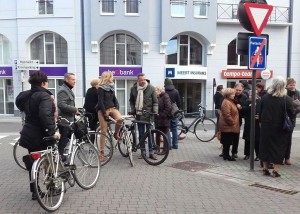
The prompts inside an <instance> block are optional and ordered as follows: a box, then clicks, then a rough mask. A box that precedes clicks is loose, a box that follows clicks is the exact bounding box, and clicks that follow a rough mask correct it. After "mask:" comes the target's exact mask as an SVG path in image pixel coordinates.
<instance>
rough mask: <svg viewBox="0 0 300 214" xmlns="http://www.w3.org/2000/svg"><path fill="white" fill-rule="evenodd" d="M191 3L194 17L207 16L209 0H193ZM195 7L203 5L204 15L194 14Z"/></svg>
mask: <svg viewBox="0 0 300 214" xmlns="http://www.w3.org/2000/svg"><path fill="white" fill-rule="evenodd" d="M193 5H194V17H195V18H208V15H209V14H208V11H209V6H210V2H209V0H193ZM196 7H205V15H199V14H196Z"/></svg>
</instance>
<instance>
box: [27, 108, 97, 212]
mask: <svg viewBox="0 0 300 214" xmlns="http://www.w3.org/2000/svg"><path fill="white" fill-rule="evenodd" d="M62 121H65V122H66V123H67V124H69V127H70V129H71V132H72V134H71V139H70V143H69V145H68V146H67V147H68V148H66V150H65V154H64V155H65V156H66V159H67V161H66V162H62V159H61V157H60V155H59V152H58V146H57V143H58V142H57V141H56V140H54V139H53V137H46V138H44V139H43V141H45V142H49V141H50V142H54V143H52V144H53V145H52V146H49V147H47V150H44V151H37V152H32V153H30V155H31V157H32V159H33V160H34V163H33V166H32V170H31V179H32V180H31V182H32V183H33V184H34V190H35V194H36V196H37V200H38V202H39V204H40V205H41V206H42V208H43V209H45V210H46V211H49V212H53V211H55V210H57V209H58V208H59V207H60V205H61V204H62V202H63V197H64V194H65V192H66V185H65V183H66V182H68V184H69V185H70V187H73V186H74V185H75V182H76V183H77V184H78V186H80V187H81V188H82V189H86V190H87V189H91V188H93V187H94V186H95V185H96V184H97V182H98V179H99V175H100V160H99V153H98V151H97V149H96V148H95V147H94V146H93V145H92V142H91V141H90V139H89V134H88V128H87V127H88V125H87V119H86V118H85V116H84V115H83V113H81V114H80V118H79V119H78V120H76V121H75V122H69V121H68V120H67V119H65V118H61V117H59V119H58V123H61V122H62Z"/></svg>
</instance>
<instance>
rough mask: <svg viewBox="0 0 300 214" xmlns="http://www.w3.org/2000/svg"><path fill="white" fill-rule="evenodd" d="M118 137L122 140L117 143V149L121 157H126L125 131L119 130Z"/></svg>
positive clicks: (123, 129)
mask: <svg viewBox="0 0 300 214" xmlns="http://www.w3.org/2000/svg"><path fill="white" fill-rule="evenodd" d="M119 135H120V137H121V138H122V140H120V141H118V149H119V151H120V153H121V155H122V156H123V157H128V155H129V153H128V150H127V145H126V135H127V130H126V129H125V128H122V129H121V130H120V133H119Z"/></svg>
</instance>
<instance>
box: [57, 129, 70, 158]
mask: <svg viewBox="0 0 300 214" xmlns="http://www.w3.org/2000/svg"><path fill="white" fill-rule="evenodd" d="M58 129H59V133H60V140H59V142H58V152H59V154H60V155H63V154H64V150H65V148H66V146H67V144H68V142H69V138H68V137H69V133H70V128H69V127H68V126H58Z"/></svg>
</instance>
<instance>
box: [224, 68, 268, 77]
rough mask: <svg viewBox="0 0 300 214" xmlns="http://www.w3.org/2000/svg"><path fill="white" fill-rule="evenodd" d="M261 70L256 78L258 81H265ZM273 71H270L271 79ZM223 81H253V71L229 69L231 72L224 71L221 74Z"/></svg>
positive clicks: (257, 72)
mask: <svg viewBox="0 0 300 214" xmlns="http://www.w3.org/2000/svg"><path fill="white" fill-rule="evenodd" d="M262 72H264V71H261V70H257V71H256V78H257V79H264V78H263V77H262ZM272 75H273V71H270V77H272ZM221 76H222V78H223V79H251V78H252V70H246V69H245V70H243V69H229V70H222V74H221Z"/></svg>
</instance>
